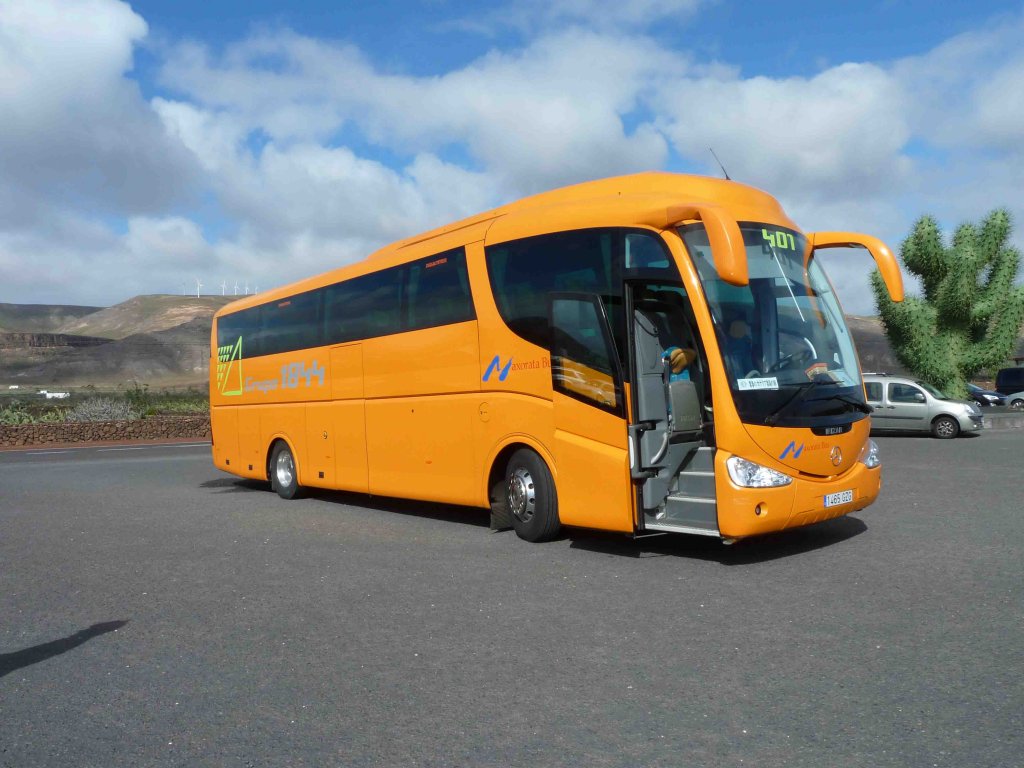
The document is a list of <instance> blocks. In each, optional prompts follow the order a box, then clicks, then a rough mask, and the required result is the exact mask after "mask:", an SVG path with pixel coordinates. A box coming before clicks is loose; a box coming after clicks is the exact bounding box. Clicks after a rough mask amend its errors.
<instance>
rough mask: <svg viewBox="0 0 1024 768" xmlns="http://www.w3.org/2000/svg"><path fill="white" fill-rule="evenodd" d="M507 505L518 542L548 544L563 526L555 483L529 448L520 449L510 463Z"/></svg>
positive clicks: (540, 460) (506, 470)
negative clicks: (559, 517) (520, 540)
mask: <svg viewBox="0 0 1024 768" xmlns="http://www.w3.org/2000/svg"><path fill="white" fill-rule="evenodd" d="M505 501H506V503H507V504H508V512H509V518H510V519H511V521H512V527H513V528H514V529H515V532H516V535H517V536H519V538H521V539H525V540H526V541H548V540H550V539H553V538H554V537H555V536H557V535H558V531H559V529H561V527H562V523H561V521H559V519H558V496H557V494H556V492H555V481H554V478H552V477H551V472H550V471H549V470H548V467H547V464H545V463H544V460H543V459H541V457H540V456H538V455H537V454H536V453H534V452H533V451H531V450H530V449H529V448H520V449H519V450H518V451H516V452H515V453H513V454H512V457H511V458H510V459H509V460H508V465H507V466H506V467H505Z"/></svg>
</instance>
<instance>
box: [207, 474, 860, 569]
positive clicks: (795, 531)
mask: <svg viewBox="0 0 1024 768" xmlns="http://www.w3.org/2000/svg"><path fill="white" fill-rule="evenodd" d="M199 487H200V488H204V489H208V490H212V491H213V492H215V493H250V492H259V493H266V494H271V493H272V491H271V490H270V484H269V483H267V482H266V481H261V480H249V479H243V478H238V477H219V478H216V479H213V480H206V481H204V482H202V483H200V484H199ZM302 499H305V500H318V501H325V502H328V503H330V504H339V505H343V506H349V507H356V508H358V509H366V510H374V511H379V512H387V513H395V514H399V515H405V516H407V517H419V518H425V519H430V520H441V521H444V522H445V523H449V524H450V523H459V524H462V525H468V526H471V527H474V528H489V526H490V516H489V513H488V511H487V510H484V509H478V508H476V507H460V506H456V505H454V504H440V503H434V502H427V501H415V500H410V499H399V498H394V497H389V496H368V495H366V494H364V493H354V492H351V491H331V490H326V489H322V488H307V489H305V492H304V494H303V496H302ZM300 501H301V500H300ZM288 503H295V502H288ZM867 529H868V526H867V524H866V523H865V522H864V521H863V520H861V519H859V518H856V517H850V516H849V515H846V516H843V517H838V518H835V519H834V520H826V521H825V522H822V523H818V524H817V525H811V526H802V527H799V528H792V529H789V530H785V531H779V532H777V533H769V534H765V535H764V536H753V537H751V538H749V539H741V540H740V541H738V542H736V543H735V544H732V545H726V544H723V543H722V542H721V541H720V540H718V539H715V538H710V537H704V536H689V535H686V534H666V535H655V536H645V537H641V538H639V539H634V538H631V537H629V536H623V535H621V534H615V533H607V532H603V531H594V530H589V529H585V528H563V529H562V533H561V535H559V536H558V538H557V539H556V540H555V541H556V542H558V541H568V542H569V547H570V548H571V549H580V550H584V551H589V552H596V553H600V554H607V555H617V556H619V557H632V558H644V557H687V558H693V559H697V560H709V561H715V562H719V563H721V564H722V565H752V564H755V563H763V562H768V561H770V560H778V559H780V558H784V557H795V556H798V555H802V554H805V553H807V552H813V551H814V550H817V549H822V548H824V547H829V546H833V545H836V544H839V543H841V542H844V541H846V540H848V539H852V538H854V537H855V536H859V535H860V534H862V533H864V532H865V531H866V530H867ZM503 532H504V533H507V534H508V535H510V536H514V535H515V534H514V533H513V532H512V531H511V530H508V531H495V533H503Z"/></svg>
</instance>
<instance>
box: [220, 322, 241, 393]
mask: <svg viewBox="0 0 1024 768" xmlns="http://www.w3.org/2000/svg"><path fill="white" fill-rule="evenodd" d="M217 390H218V391H219V392H220V393H221V394H222V395H240V394H242V337H241V336H239V337H238V341H236V342H235V343H234V344H226V345H225V346H223V347H217Z"/></svg>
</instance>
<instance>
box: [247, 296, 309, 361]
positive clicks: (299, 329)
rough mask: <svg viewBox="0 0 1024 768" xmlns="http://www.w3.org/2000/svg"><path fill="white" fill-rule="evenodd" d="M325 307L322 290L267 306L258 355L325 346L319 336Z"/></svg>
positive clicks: (262, 315) (261, 318)
mask: <svg viewBox="0 0 1024 768" xmlns="http://www.w3.org/2000/svg"><path fill="white" fill-rule="evenodd" d="M322 305H323V291H319V290H317V291H307V292H305V293H299V294H296V295H295V296H290V297H288V298H287V299H280V300H278V301H275V302H271V303H270V304H264V305H263V306H262V308H261V309H262V310H263V311H262V314H261V316H260V323H261V326H262V330H261V332H260V334H259V349H260V351H259V353H258V354H261V355H273V354H276V353H278V352H291V351H292V350H295V349H307V348H309V347H318V346H320V345H321V344H322V343H323V341H322V339H321V334H320V330H321V327H322V323H321V314H322ZM254 354H255V353H254ZM249 356H251V355H249Z"/></svg>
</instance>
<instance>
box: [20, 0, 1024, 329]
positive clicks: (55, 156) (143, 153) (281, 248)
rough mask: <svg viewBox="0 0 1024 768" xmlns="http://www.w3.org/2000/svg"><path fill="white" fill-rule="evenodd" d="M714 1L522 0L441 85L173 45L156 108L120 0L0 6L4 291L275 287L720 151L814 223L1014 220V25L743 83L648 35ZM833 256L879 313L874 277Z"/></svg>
mask: <svg viewBox="0 0 1024 768" xmlns="http://www.w3.org/2000/svg"><path fill="white" fill-rule="evenodd" d="M702 2H703V0H665V1H664V2H654V0H620V2H617V3H613V2H609V0H562V1H561V2H547V3H542V2H539V0H524V2H520V3H515V4H512V5H510V6H508V7H507V8H506V9H505V11H504V12H505V18H504V19H503V20H500V23H503V24H513V25H516V24H518V25H520V26H519V28H520V29H521V30H522V31H523V32H524V35H525V36H526V37H525V40H526V41H525V43H523V44H522V45H517V46H508V45H506V46H505V47H498V46H497V45H496V46H495V48H494V49H493V50H492V51H491V52H490V53H488V54H486V55H484V56H482V57H480V58H478V59H477V60H475V61H473V62H470V63H469V64H466V65H464V66H461V67H459V68H456V69H452V70H450V71H448V72H444V73H442V74H440V75H437V76H433V77H417V76H411V75H406V74H401V73H398V74H396V73H395V72H394V71H391V70H387V71H386V70H385V69H383V68H382V67H380V66H378V65H377V64H375V63H374V62H373V61H371V60H370V58H369V57H368V56H367V55H366V53H365V52H364V51H362V50H360V49H359V48H357V47H355V46H352V45H350V44H344V43H338V42H335V41H327V40H322V39H317V38H312V37H308V36H302V35H299V34H296V33H294V32H291V31H288V30H273V29H270V30H266V29H264V30H263V31H259V32H257V33H255V34H253V35H251V36H249V37H246V38H245V39H242V40H239V41H237V42H234V43H231V44H229V45H227V46H225V47H224V48H222V49H216V50H211V49H209V48H207V47H204V46H203V45H200V44H196V43H180V44H177V45H174V46H172V47H170V48H161V49H154V54H155V55H157V56H159V57H162V58H161V61H162V67H161V72H160V79H159V82H158V83H157V85H158V86H159V88H160V89H161V90H160V95H158V96H156V97H155V98H152V99H150V101H149V102H148V103H147V101H146V100H144V99H143V98H142V97H141V95H140V93H139V89H138V86H137V85H136V82H135V81H134V80H133V75H132V66H133V52H134V50H135V48H136V47H137V46H138V45H139V44H140V43H141V41H143V40H144V39H145V36H146V34H147V29H146V23H145V21H144V20H143V19H142V18H140V17H139V16H138V15H137V14H135V13H133V12H132V10H131V8H130V7H129V6H128V5H126V4H125V3H123V2H117V0H80V1H79V2H72V1H71V0H31V1H26V2H7V3H4V4H3V5H2V6H0V110H3V114H4V116H5V118H4V124H3V126H0V165H2V166H3V168H4V175H3V176H2V177H0V270H3V273H4V277H5V278H8V276H10V277H9V278H8V279H6V280H5V281H3V282H0V291H2V292H3V296H0V300H3V299H6V300H11V299H14V300H18V299H29V300H32V299H37V300H64V301H67V300H80V301H114V300H119V299H123V298H126V297H127V295H129V294H130V293H131V292H146V291H167V290H174V289H175V288H176V287H177V286H180V283H181V282H182V281H191V280H192V278H193V277H195V276H197V274H196V273H197V272H198V271H199V270H202V269H205V270H206V272H205V273H203V274H198V276H199V277H201V278H202V279H203V280H204V282H206V283H208V285H213V284H215V283H216V284H219V282H220V280H221V279H227V280H229V282H230V281H233V279H234V278H235V277H238V278H239V279H243V280H244V279H247V278H248V279H250V281H251V282H252V283H253V284H255V283H257V282H259V283H260V284H261V287H269V286H270V285H273V284H277V283H281V282H285V281H289V280H292V279H294V278H297V277H301V276H303V275H306V274H311V273H313V272H317V271H320V270H323V269H326V268H329V267H333V266H337V265H339V264H343V263H347V262H350V261H353V260H355V259H357V258H362V257H363V256H365V255H366V254H367V253H368V252H370V251H371V250H373V249H374V248H376V247H378V246H379V245H381V244H383V243H385V242H388V241H390V240H394V239H397V238H400V237H405V236H408V235H411V234H414V233H416V232H419V231H422V230H424V229H427V228H430V227H433V226H436V225H439V224H442V223H445V222H448V221H451V220H455V219H458V218H461V217H463V216H466V215H471V214H473V213H475V212H478V211H481V210H484V209H486V208H488V207H491V206H493V205H496V204H499V203H501V202H504V201H507V200H510V199H514V198H516V197H519V196H522V195H525V194H529V193H532V192H536V191H539V190H542V189H547V188H551V187H555V186H559V185H562V184H566V183H573V182H576V181H581V180H584V179H588V178H597V177H601V176H607V175H613V174H619V173H629V172H634V171H640V170H647V169H664V168H671V169H676V170H683V169H685V168H687V167H689V168H700V169H704V170H706V171H707V172H709V173H713V174H717V168H716V167H715V166H714V164H713V161H712V159H711V156H710V154H709V153H708V152H707V147H708V146H712V147H714V149H715V150H716V152H717V153H718V154H719V156H720V157H721V158H722V160H723V161H724V162H725V164H726V167H727V168H728V169H729V171H730V173H731V174H732V175H733V177H734V178H737V179H739V180H742V181H745V182H747V183H752V184H754V185H756V186H759V187H762V188H764V189H766V190H768V191H769V192H771V193H773V194H775V195H776V196H777V197H779V198H780V200H781V201H782V202H783V204H784V205H785V206H786V208H787V210H788V211H789V212H790V214H791V215H792V216H793V217H794V218H795V219H796V220H797V221H798V222H799V223H800V224H801V225H802V226H803V227H804V228H805V229H807V230H809V231H810V230H813V229H859V230H863V231H867V232H871V233H873V234H879V235H882V236H883V237H885V238H887V239H888V240H889V241H890V244H891V245H893V246H897V245H898V241H899V240H900V239H901V238H902V237H903V235H904V234H905V233H906V231H907V228H908V227H909V226H910V223H911V222H912V220H913V219H914V218H916V217H917V216H918V215H920V214H921V213H924V212H933V213H935V214H936V215H937V216H938V217H939V218H940V220H942V221H944V222H947V221H948V222H949V225H950V226H952V225H954V224H955V223H958V221H959V220H960V219H962V218H977V217H979V216H980V215H982V214H983V213H984V212H986V211H987V210H989V209H990V208H991V207H993V206H995V205H997V204H1002V203H1008V204H1010V205H1011V206H1012V207H1013V209H1014V211H1015V212H1016V213H1017V214H1018V221H1019V222H1021V226H1022V227H1024V202H1021V201H1019V193H1018V192H1017V190H1018V189H1019V179H1020V178H1021V177H1022V174H1024V152H1022V151H1021V148H1020V147H1021V143H1020V139H1021V137H1022V135H1024V56H1022V55H1021V54H1020V53H1019V52H1018V41H1019V40H1020V39H1021V37H1022V35H1024V17H1021V16H1015V17H1011V18H1006V19H1002V20H1000V24H998V25H991V26H990V27H988V28H985V29H979V30H978V31H975V32H971V33H968V34H965V35H961V36H959V37H956V38H953V39H951V40H948V41H946V42H945V43H944V44H942V45H940V46H938V47H936V48H935V49H934V50H932V51H929V52H926V53H925V54H923V55H920V56H915V57H911V58H907V59H904V60H902V61H898V62H895V63H892V64H877V63H845V64H841V65H838V66H835V67H831V68H828V69H824V70H823V71H821V72H820V73H818V74H817V75H815V76H812V77H777V78H769V77H763V76H754V77H745V76H743V75H742V74H741V73H740V71H739V69H738V68H737V66H735V65H734V63H730V62H724V63H723V62H714V61H712V62H699V61H694V60H693V58H692V55H691V54H690V53H689V52H687V51H685V50H679V49H672V48H669V47H667V46H666V44H664V43H663V42H659V40H657V39H655V38H652V37H649V36H646V35H645V34H643V31H644V30H648V29H655V28H656V27H655V26H654V25H657V24H659V23H669V24H675V23H676V22H681V21H685V20H686V19H688V18H692V17H693V13H694V11H695V9H696V8H697V7H698V6H699V5H700V4H701V3H702ZM485 21H487V20H486V19H485ZM735 64H738V62H736V63H735ZM679 158H682V162H680V160H679ZM190 194H191V195H192V196H191V197H189V195H190ZM190 206H193V207H192V208H190ZM200 222H203V226H201V225H200ZM211 223H212V225H213V226H209V225H210V224H211ZM204 226H205V227H206V232H205V233H204ZM211 233H214V234H211ZM41 255H42V257H41ZM829 263H830V268H832V269H834V274H835V275H836V276H837V277H838V278H839V279H838V280H837V281H836V282H837V283H839V284H840V285H839V290H840V291H841V293H842V295H843V297H844V301H845V303H846V305H847V309H848V310H850V311H855V312H860V313H866V312H870V311H871V303H870V298H869V295H868V292H867V290H866V282H865V280H864V279H863V275H864V273H865V271H866V270H865V269H864V266H865V264H861V265H859V266H857V265H855V263H856V258H855V257H854V256H853V255H848V256H843V255H839V254H836V258H830V259H829ZM832 264H834V265H835V266H834V267H832V266H831V265H832ZM112 275H117V276H118V278H117V279H116V280H114V279H112V277H111V276H112Z"/></svg>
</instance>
